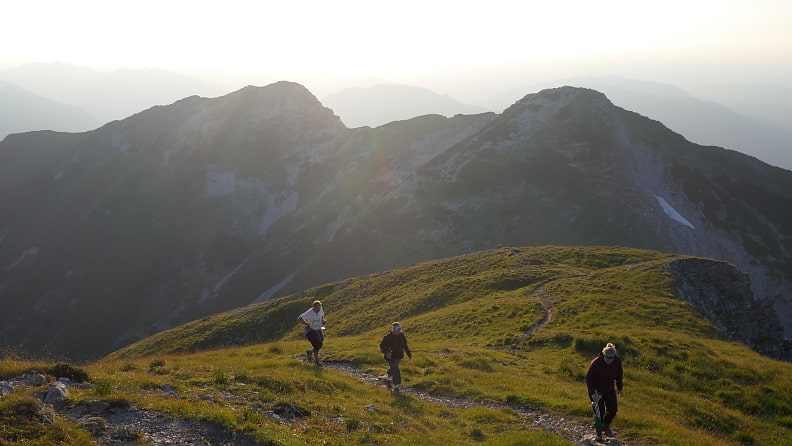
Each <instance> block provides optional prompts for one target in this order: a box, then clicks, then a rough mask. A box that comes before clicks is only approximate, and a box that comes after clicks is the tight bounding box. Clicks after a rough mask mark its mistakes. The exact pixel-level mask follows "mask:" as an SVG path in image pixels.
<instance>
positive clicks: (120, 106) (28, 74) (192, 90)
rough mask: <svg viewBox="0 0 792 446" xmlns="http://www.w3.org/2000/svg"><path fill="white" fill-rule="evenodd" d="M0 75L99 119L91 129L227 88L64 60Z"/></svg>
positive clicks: (170, 74)
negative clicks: (92, 66)
mask: <svg viewBox="0 0 792 446" xmlns="http://www.w3.org/2000/svg"><path fill="white" fill-rule="evenodd" d="M0 80H2V81H6V82H10V83H13V84H14V85H17V86H19V87H21V88H24V89H25V90H27V91H30V92H33V93H35V94H36V95H38V96H41V97H45V98H47V99H49V100H52V101H56V102H60V103H62V104H69V105H70V106H73V107H76V108H79V109H80V110H84V112H86V113H89V114H90V115H91V116H93V117H94V119H95V120H96V121H97V122H98V124H97V125H96V126H94V127H92V128H95V127H97V126H99V125H101V124H105V123H107V122H110V121H114V120H117V119H123V118H126V117H128V116H130V115H132V114H135V113H137V112H139V111H141V110H145V109H148V108H150V107H152V106H154V105H165V104H170V103H172V102H173V101H176V100H178V99H181V98H184V97H186V96H190V95H195V94H201V95H206V96H215V95H219V94H221V93H225V91H220V90H219V89H218V88H217V87H213V86H210V85H208V84H207V83H205V82H203V81H200V80H198V79H196V78H194V77H192V76H189V75H185V74H180V73H175V72H172V71H168V70H161V69H130V68H123V69H119V70H115V71H112V72H101V71H96V70H93V69H90V68H85V67H79V66H74V65H71V64H68V63H62V62H55V63H34V64H28V65H23V66H20V67H16V68H10V69H6V70H2V71H0ZM29 122H30V124H28V126H29V125H31V124H33V125H37V127H36V128H37V129H42V130H61V129H59V128H47V127H46V126H43V125H40V124H37V123H36V122H35V121H32V122H31V121H29Z"/></svg>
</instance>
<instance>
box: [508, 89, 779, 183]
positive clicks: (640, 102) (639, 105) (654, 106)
mask: <svg viewBox="0 0 792 446" xmlns="http://www.w3.org/2000/svg"><path fill="white" fill-rule="evenodd" d="M559 84H563V85H573V86H577V87H583V88H591V89H594V90H597V91H599V92H602V93H604V94H605V95H606V96H607V97H608V99H610V100H611V101H612V102H613V103H614V104H616V105H617V106H619V107H623V108H625V109H627V110H631V111H635V112H637V113H640V114H642V115H644V116H647V117H650V118H652V119H656V120H658V121H661V122H662V123H663V124H664V125H666V126H667V127H669V128H670V129H672V130H674V131H675V132H677V133H680V134H682V135H683V136H685V138H687V139H688V140H690V141H693V142H695V143H698V144H702V145H713V146H718V147H725V148H727V149H733V150H738V151H740V152H742V153H745V154H747V155H751V156H754V157H757V158H759V159H761V160H762V161H764V162H767V163H770V164H772V165H774V166H778V167H781V168H784V169H786V170H792V132H790V131H789V129H785V128H783V127H781V126H778V125H773V124H770V122H773V121H769V120H763V121H761V122H760V121H758V120H757V119H755V118H750V117H747V116H744V115H743V114H742V113H738V112H736V111H734V110H732V109H728V108H726V107H724V106H723V105H721V104H717V103H714V102H709V101H703V100H700V99H698V98H695V97H693V96H691V95H690V94H688V93H687V92H685V91H683V90H682V89H679V88H677V87H674V86H671V85H666V84H660V83H655V82H644V81H637V80H632V79H624V78H620V77H575V78H569V79H563V80H561V81H555V82H546V83H543V84H539V85H534V86H532V87H531V90H534V89H535V90H540V89H544V88H550V87H553V86H555V85H559ZM783 93H784V92H783V91H779V94H782V95H783ZM504 101H509V103H510V101H511V98H510V97H507V98H504Z"/></svg>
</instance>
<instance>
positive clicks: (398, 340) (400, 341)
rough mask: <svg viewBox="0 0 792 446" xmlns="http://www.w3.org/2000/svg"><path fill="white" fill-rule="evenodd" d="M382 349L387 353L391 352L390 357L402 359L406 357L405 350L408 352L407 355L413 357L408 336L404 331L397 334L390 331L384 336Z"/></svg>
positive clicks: (381, 343) (381, 344)
mask: <svg viewBox="0 0 792 446" xmlns="http://www.w3.org/2000/svg"><path fill="white" fill-rule="evenodd" d="M380 350H381V351H382V353H384V354H386V355H387V354H388V353H390V354H391V358H390V359H402V358H404V352H407V356H409V357H411V358H412V352H411V351H410V347H408V346H407V337H405V336H404V334H403V333H402V334H400V335H398V336H397V335H395V334H393V332H392V331H389V332H388V334H386V335H385V336H383V337H382V342H380ZM385 359H388V357H387V356H386V357H385Z"/></svg>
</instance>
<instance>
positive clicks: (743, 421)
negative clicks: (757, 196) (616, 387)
mask: <svg viewBox="0 0 792 446" xmlns="http://www.w3.org/2000/svg"><path fill="white" fill-rule="evenodd" d="M676 258H679V257H675V256H672V255H667V254H658V253H651V252H648V251H637V250H631V249H622V248H555V247H544V248H521V249H520V250H512V249H502V250H494V251H487V252H483V253H475V254H471V255H469V256H460V257H455V258H451V259H444V260H438V261H434V262H428V263H425V264H419V265H414V266H411V267H409V268H404V269H400V270H395V271H390V272H386V273H381V274H375V275H372V276H368V277H363V278H357V279H350V280H349V281H345V282H341V283H336V284H328V285H324V286H321V287H317V288H314V289H312V290H308V291H307V292H306V293H304V294H302V295H298V296H289V297H285V298H281V299H276V300H273V301H272V302H268V303H265V304H260V305H254V306H251V307H246V308H242V309H238V310H234V311H232V312H228V313H223V314H219V315H215V316H211V317H207V318H204V319H201V320H199V321H196V322H194V323H191V324H187V325H185V326H183V327H179V328H177V329H174V330H170V331H168V332H164V333H161V334H160V335H158V336H155V337H152V338H150V339H148V340H144V341H142V342H140V343H138V344H136V345H133V346H131V347H130V348H128V349H125V350H124V351H121V352H118V353H117V354H114V355H111V356H110V357H108V358H107V359H105V360H102V361H99V362H97V363H93V364H88V365H86V366H84V367H83V368H84V370H85V371H86V372H87V374H88V375H89V376H90V380H91V382H92V383H93V384H94V387H93V388H92V389H84V390H75V391H74V392H73V394H72V395H71V400H72V402H78V401H90V400H94V399H103V400H108V401H109V400H115V401H126V402H129V403H134V404H137V405H140V406H141V407H144V408H149V409H157V410H162V411H166V412H168V413H172V414H174V415H176V416H181V417H187V418H193V419H198V420H203V421H207V422H210V423H214V424H217V425H219V426H222V427H223V428H225V429H228V430H235V431H239V432H242V433H244V434H245V435H247V436H249V437H250V438H254V439H257V440H259V441H262V442H265V443H266V442H270V443H271V444H283V445H302V444H321V443H322V442H326V443H327V444H339V445H346V444H350V445H351V444H416V445H419V444H421V445H422V444H435V443H445V444H498V445H500V444H504V445H523V444H525V445H527V444H546V445H560V444H570V443H569V442H568V441H566V440H564V439H563V438H562V437H560V436H558V435H556V434H552V433H548V432H545V431H542V430H537V429H535V428H532V427H531V426H532V423H531V422H530V421H529V420H523V419H521V416H520V415H519V414H518V412H516V411H515V410H512V409H510V408H511V407H515V408H521V407H524V408H539V409H542V410H544V411H547V412H550V413H553V414H556V415H558V416H560V417H564V418H567V419H570V420H574V421H576V422H578V423H590V421H591V413H590V405H589V402H588V399H587V397H586V388H585V384H584V382H583V379H584V375H585V372H586V368H587V366H588V363H589V361H590V360H591V358H593V357H594V356H595V355H596V354H597V352H598V351H599V350H600V349H601V348H602V346H603V345H604V344H605V343H606V342H613V343H615V344H616V345H617V348H618V349H619V352H620V355H621V356H622V358H623V360H624V365H625V372H626V376H625V396H624V397H623V398H622V399H620V410H619V415H618V417H617V420H616V422H615V423H614V427H615V428H616V430H617V432H618V433H619V435H620V436H622V437H623V438H625V439H626V440H628V441H629V443H630V444H633V445H655V444H663V445H689V444H697V445H718V444H754V445H774V444H783V442H784V441H786V439H788V438H790V435H791V434H792V405H791V404H790V400H789V398H788V396H789V395H790V394H792V379H790V378H791V377H792V366H791V365H790V364H789V363H784V362H780V361H774V360H771V359H768V358H765V357H762V356H760V355H758V354H756V353H755V352H753V351H751V350H750V349H749V348H747V347H746V346H745V345H742V344H738V343H734V342H729V341H727V340H726V339H725V336H724V335H723V333H721V332H720V331H719V330H718V329H717V328H716V327H715V326H714V325H713V324H712V323H710V322H709V321H707V320H706V319H705V318H704V317H703V316H701V315H700V314H698V313H697V312H696V311H695V310H694V309H693V308H692V306H691V305H690V304H688V303H687V302H684V301H682V300H679V299H677V298H676V297H675V295H674V283H673V280H672V278H671V276H669V274H668V268H665V267H664V264H665V262H668V261H671V260H673V259H676ZM313 299H320V300H322V301H323V302H324V305H325V310H326V311H327V318H328V330H327V338H326V341H325V348H323V349H322V356H323V358H324V360H325V361H348V362H351V363H353V364H355V365H356V366H357V367H358V368H359V369H360V370H362V371H364V372H366V373H369V374H372V375H381V374H383V373H384V371H385V368H386V367H385V362H384V361H383V359H382V355H381V353H380V352H379V349H378V344H379V341H380V339H381V337H382V336H383V335H384V334H385V332H386V331H387V329H388V327H389V325H390V322H391V321H392V320H399V321H401V322H402V324H403V326H404V327H405V335H406V336H407V337H408V339H409V343H410V346H411V348H412V350H413V358H412V359H411V360H409V359H405V360H404V361H403V362H402V370H403V375H404V383H405V385H406V386H408V387H411V388H414V389H417V390H421V391H424V392H427V393H431V394H434V395H440V396H447V397H454V398H468V399H470V400H473V401H480V402H486V403H495V404H501V405H503V406H504V408H503V409H490V408H473V409H454V408H446V407H442V406H439V405H435V404H430V403H428V402H424V401H421V400H419V399H416V398H414V397H412V396H409V395H393V394H390V393H388V392H387V391H385V390H384V389H383V388H381V387H378V386H371V385H368V384H366V383H363V382H361V381H360V380H358V379H357V378H354V377H351V376H347V375H345V374H343V373H341V372H339V371H336V370H332V369H330V368H324V369H322V368H317V367H314V366H312V365H310V364H308V363H306V362H304V361H302V360H301V358H302V355H303V354H304V351H305V349H306V348H307V345H308V344H307V342H306V341H305V340H304V339H302V330H301V329H300V328H299V327H298V326H297V324H296V323H295V322H294V320H295V318H296V315H297V314H299V313H300V312H302V311H304V310H305V309H306V308H307V305H308V304H309V303H310V302H311V301H312V300H313ZM543 305H544V306H547V307H548V308H550V309H551V315H552V317H551V318H550V319H549V321H548V320H546V319H545V317H546V313H545V308H544V306H543ZM543 321H544V322H546V324H544V322H543ZM543 324H544V325H543ZM528 330H532V332H531V335H530V336H527V335H526V334H525V333H526V331H528ZM240 340H243V341H244V342H241V343H243V344H249V345H242V346H239V345H237V346H234V345H235V344H239V343H240ZM212 348H214V349H212ZM52 367H53V365H52V364H48V363H28V362H24V361H10V360H8V361H1V362H0V375H2V376H14V375H18V374H20V373H21V372H23V371H24V370H28V369H31V368H38V369H44V370H45V369H47V368H52ZM170 390H172V391H173V392H175V396H174V393H169V391H170ZM372 405H373V406H372ZM284 407H286V408H290V410H293V411H298V412H300V413H301V415H300V416H299V417H296V418H294V419H293V420H292V421H291V422H285V421H284V420H277V419H275V418H273V417H272V415H271V414H272V413H273V411H275V410H276V409H278V408H284ZM372 407H373V408H372Z"/></svg>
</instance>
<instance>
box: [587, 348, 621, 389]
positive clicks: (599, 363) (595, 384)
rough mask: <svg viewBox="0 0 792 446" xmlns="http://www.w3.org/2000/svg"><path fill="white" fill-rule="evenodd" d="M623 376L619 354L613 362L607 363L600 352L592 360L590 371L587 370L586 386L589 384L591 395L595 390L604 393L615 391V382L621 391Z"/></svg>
mask: <svg viewBox="0 0 792 446" xmlns="http://www.w3.org/2000/svg"><path fill="white" fill-rule="evenodd" d="M623 377H624V370H622V362H621V358H619V357H618V356H617V357H616V358H615V359H614V360H613V362H612V363H610V364H607V363H606V362H605V358H603V357H602V354H601V353H600V354H599V356H597V357H596V358H594V359H593V360H592V361H591V364H590V365H589V369H588V372H586V386H588V392H589V395H591V394H593V393H594V391H595V390H596V391H598V392H599V393H602V394H605V393H608V392H613V390H614V389H613V383H614V382H616V387H617V388H618V389H619V390H620V391H621V390H622V385H623V384H622V378H623Z"/></svg>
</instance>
